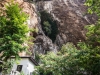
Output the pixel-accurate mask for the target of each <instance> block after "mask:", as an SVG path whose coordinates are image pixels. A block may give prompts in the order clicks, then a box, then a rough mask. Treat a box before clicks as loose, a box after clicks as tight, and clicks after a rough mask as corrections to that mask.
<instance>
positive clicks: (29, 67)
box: [12, 58, 35, 75]
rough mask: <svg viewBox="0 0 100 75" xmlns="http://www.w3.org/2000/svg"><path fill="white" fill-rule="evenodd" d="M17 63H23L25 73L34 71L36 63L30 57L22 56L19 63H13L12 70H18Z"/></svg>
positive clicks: (25, 74)
mask: <svg viewBox="0 0 100 75" xmlns="http://www.w3.org/2000/svg"><path fill="white" fill-rule="evenodd" d="M17 65H23V66H22V72H23V73H24V75H30V72H33V71H34V66H35V65H34V64H33V63H32V62H31V61H30V60H29V59H28V58H22V59H21V60H19V61H18V64H17V63H15V64H14V65H13V68H12V70H14V71H16V69H17Z"/></svg>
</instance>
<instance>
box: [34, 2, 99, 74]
mask: <svg viewBox="0 0 100 75" xmlns="http://www.w3.org/2000/svg"><path fill="white" fill-rule="evenodd" d="M85 5H87V6H88V7H89V9H88V12H89V13H90V14H92V13H93V14H94V13H95V14H97V16H98V21H97V22H96V23H95V25H88V26H86V27H85V28H87V30H88V32H87V34H86V36H87V38H86V39H87V40H86V41H85V42H79V43H78V46H79V47H80V50H77V49H76V48H75V46H74V45H73V44H71V43H67V44H66V45H63V47H62V49H61V51H59V52H58V53H57V54H54V53H52V52H50V53H48V54H47V55H40V59H41V60H40V62H41V64H40V66H38V67H37V70H36V71H35V74H36V75H100V10H99V8H100V0H98V1H96V0H87V1H86V3H85Z"/></svg>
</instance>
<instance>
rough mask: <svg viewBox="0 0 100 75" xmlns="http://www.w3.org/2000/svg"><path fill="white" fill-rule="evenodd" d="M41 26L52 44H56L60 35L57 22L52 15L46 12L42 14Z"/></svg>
mask: <svg viewBox="0 0 100 75" xmlns="http://www.w3.org/2000/svg"><path fill="white" fill-rule="evenodd" d="M40 18H41V26H42V29H43V31H44V33H45V35H46V36H48V37H49V38H50V39H51V40H52V42H55V40H56V36H57V34H58V26H57V22H56V21H55V20H53V18H52V15H50V14H49V13H47V12H46V11H41V12H40Z"/></svg>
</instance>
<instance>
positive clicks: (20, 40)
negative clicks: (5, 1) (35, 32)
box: [0, 2, 29, 69]
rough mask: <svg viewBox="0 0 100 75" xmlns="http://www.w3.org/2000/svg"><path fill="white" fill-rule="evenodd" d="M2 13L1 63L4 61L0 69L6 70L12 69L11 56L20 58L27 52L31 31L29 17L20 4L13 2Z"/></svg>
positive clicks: (0, 15)
mask: <svg viewBox="0 0 100 75" xmlns="http://www.w3.org/2000/svg"><path fill="white" fill-rule="evenodd" d="M0 13H1V14H0V61H3V64H0V67H2V69H4V68H10V67H11V63H9V64H8V62H7V61H8V59H9V58H10V57H11V56H15V57H16V58H18V57H19V54H18V53H19V52H22V51H26V50H27V48H28V47H27V46H25V45H24V43H26V42H27V40H28V39H27V38H28V36H27V33H28V32H29V29H28V26H27V23H26V20H27V18H28V16H27V15H26V14H25V13H24V12H22V9H20V8H19V6H18V4H15V3H12V2H11V3H9V5H7V6H6V9H5V10H4V9H1V10H0ZM7 64H8V66H7Z"/></svg>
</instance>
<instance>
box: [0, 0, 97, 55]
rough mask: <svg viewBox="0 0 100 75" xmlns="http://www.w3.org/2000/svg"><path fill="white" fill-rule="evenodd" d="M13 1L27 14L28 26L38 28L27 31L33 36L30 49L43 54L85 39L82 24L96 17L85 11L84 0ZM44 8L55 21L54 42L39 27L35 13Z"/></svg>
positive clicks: (90, 21)
mask: <svg viewBox="0 0 100 75" xmlns="http://www.w3.org/2000/svg"><path fill="white" fill-rule="evenodd" d="M15 1H16V2H17V3H18V4H19V6H20V7H21V8H23V11H24V12H26V13H28V14H29V19H28V21H27V22H28V25H29V28H31V29H34V28H35V29H38V32H36V33H32V32H31V33H29V35H30V36H33V37H35V40H34V47H33V45H29V46H30V50H33V51H34V50H35V51H38V52H39V53H43V54H44V53H46V52H47V51H54V52H56V51H57V50H59V49H60V48H61V46H62V45H63V44H65V43H67V42H73V43H74V44H75V45H76V44H77V42H79V41H85V33H86V30H85V29H84V26H85V25H89V24H92V23H94V22H95V21H96V19H97V18H96V17H95V15H88V14H87V13H86V11H87V7H86V6H84V5H83V4H84V2H85V0H44V1H43V0H38V1H36V5H35V4H33V3H32V1H31V0H15ZM33 1H35V0H33ZM5 2H6V3H7V2H9V0H4V1H0V7H2V8H3V7H4V4H3V3H5ZM44 10H46V11H47V12H48V13H49V14H51V15H52V18H53V19H54V20H55V21H56V22H57V27H58V28H57V29H58V34H57V35H56V39H55V41H54V42H52V40H51V39H50V38H49V37H48V36H46V35H45V33H44V31H43V29H42V27H41V18H40V17H39V16H38V15H37V14H38V12H41V11H44ZM32 42H33V41H32Z"/></svg>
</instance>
